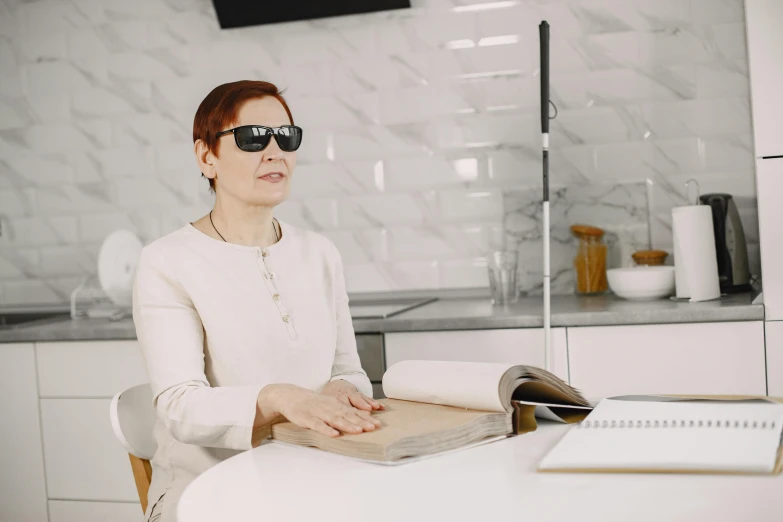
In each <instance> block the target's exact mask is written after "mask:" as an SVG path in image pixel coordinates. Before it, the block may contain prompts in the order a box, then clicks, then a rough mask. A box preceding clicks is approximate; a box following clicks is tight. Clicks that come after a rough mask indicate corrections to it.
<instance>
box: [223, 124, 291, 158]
mask: <svg viewBox="0 0 783 522" xmlns="http://www.w3.org/2000/svg"><path fill="white" fill-rule="evenodd" d="M230 133H234V141H235V142H236V144H237V147H239V149H240V150H243V151H245V152H261V151H262V150H264V149H265V148H266V147H267V146H268V145H269V142H270V141H272V136H274V137H275V141H277V145H278V146H279V147H280V150H284V151H286V152H293V151H295V150H296V149H298V148H299V145H301V144H302V128H301V127H297V126H296V125H283V126H282V127H264V126H263V125H243V126H241V127H236V128H233V129H228V130H225V131H223V132H218V134H217V137H218V138H219V137H221V136H223V135H224V134H230Z"/></svg>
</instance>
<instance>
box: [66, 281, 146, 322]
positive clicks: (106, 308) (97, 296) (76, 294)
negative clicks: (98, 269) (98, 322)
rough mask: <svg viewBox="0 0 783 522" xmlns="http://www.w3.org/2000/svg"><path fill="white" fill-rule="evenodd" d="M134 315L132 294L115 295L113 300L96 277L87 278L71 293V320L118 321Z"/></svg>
mask: <svg viewBox="0 0 783 522" xmlns="http://www.w3.org/2000/svg"><path fill="white" fill-rule="evenodd" d="M132 315H133V308H132V304H131V294H130V292H128V293H127V295H125V294H115V295H114V299H112V298H111V297H109V295H108V294H107V293H106V292H105V291H104V290H103V288H102V287H101V284H100V282H99V281H98V278H97V277H96V276H94V275H93V276H89V277H87V278H86V279H85V280H84V281H83V282H82V284H80V285H79V286H77V287H76V289H75V290H74V291H73V292H71V319H79V318H89V319H97V318H100V319H110V320H112V321H118V320H120V319H125V318H126V317H131V316H132Z"/></svg>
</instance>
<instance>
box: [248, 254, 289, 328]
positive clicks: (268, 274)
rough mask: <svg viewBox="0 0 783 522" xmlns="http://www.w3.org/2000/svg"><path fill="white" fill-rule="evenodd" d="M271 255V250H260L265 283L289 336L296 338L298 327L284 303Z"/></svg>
mask: <svg viewBox="0 0 783 522" xmlns="http://www.w3.org/2000/svg"><path fill="white" fill-rule="evenodd" d="M269 257H270V256H269V251H267V250H266V249H261V250H259V251H258V254H257V258H258V260H259V261H260V263H259V268H260V269H261V272H262V273H263V275H264V284H265V286H266V289H267V291H268V292H269V295H270V296H271V297H272V302H274V303H275V306H276V307H277V311H278V313H279V314H280V319H281V320H282V321H283V323H284V324H285V326H286V330H287V331H288V336H289V337H290V338H291V339H296V338H297V337H298V334H297V332H296V328H295V327H294V323H293V321H292V319H291V315H290V314H289V313H288V311H287V310H286V308H285V305H284V304H283V300H282V297H281V295H280V291H279V290H278V288H277V283H276V280H275V279H276V274H275V272H274V271H272V270H271V267H270V265H269V263H268V262H267V260H268V258H269Z"/></svg>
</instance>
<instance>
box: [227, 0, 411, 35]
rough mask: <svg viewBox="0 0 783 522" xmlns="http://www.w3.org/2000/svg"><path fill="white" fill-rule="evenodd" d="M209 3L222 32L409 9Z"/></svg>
mask: <svg viewBox="0 0 783 522" xmlns="http://www.w3.org/2000/svg"><path fill="white" fill-rule="evenodd" d="M212 3H213V4H215V11H217V17H218V21H219V22H220V27H222V28H223V29H229V28H232V27H247V26H251V25H262V24H274V23H278V22H291V21H294V20H309V19H313V18H326V17H329V16H342V15H349V14H358V13H372V12H376V11H388V10H391V9H405V8H409V7H410V6H411V2H410V0H263V1H259V0H212Z"/></svg>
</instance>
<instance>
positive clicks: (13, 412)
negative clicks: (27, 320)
mask: <svg viewBox="0 0 783 522" xmlns="http://www.w3.org/2000/svg"><path fill="white" fill-rule="evenodd" d="M34 350H35V347H34V346H33V345H32V344H0V463H1V465H0V520H2V521H6V520H7V521H9V522H41V521H45V520H46V485H45V480H44V464H43V450H42V447H41V426H40V422H39V416H38V390H37V389H36V376H35V353H34Z"/></svg>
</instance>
